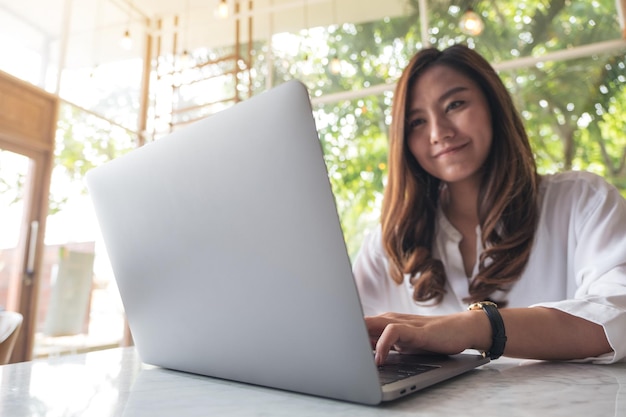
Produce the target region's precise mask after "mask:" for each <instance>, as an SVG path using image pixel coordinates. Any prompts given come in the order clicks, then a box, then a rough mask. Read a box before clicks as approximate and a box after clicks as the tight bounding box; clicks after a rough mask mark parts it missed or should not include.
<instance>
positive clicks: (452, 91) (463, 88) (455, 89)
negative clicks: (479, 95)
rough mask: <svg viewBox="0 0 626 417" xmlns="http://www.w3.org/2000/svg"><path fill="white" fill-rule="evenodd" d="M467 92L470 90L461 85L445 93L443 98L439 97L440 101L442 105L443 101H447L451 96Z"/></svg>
mask: <svg viewBox="0 0 626 417" xmlns="http://www.w3.org/2000/svg"><path fill="white" fill-rule="evenodd" d="M467 90H469V88H468V87H465V86H462V85H459V86H457V87H452V88H451V89H449V90H448V91H446V92H445V93H443V94H442V95H441V97H439V100H438V101H439V102H440V103H441V102H442V101H446V100H447V99H448V98H449V97H450V96H453V95H455V94H456V93H460V92H461V91H467Z"/></svg>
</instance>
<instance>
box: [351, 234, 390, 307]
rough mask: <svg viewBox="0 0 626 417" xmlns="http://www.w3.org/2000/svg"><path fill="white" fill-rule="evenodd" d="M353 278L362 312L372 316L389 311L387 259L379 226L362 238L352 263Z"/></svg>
mask: <svg viewBox="0 0 626 417" xmlns="http://www.w3.org/2000/svg"><path fill="white" fill-rule="evenodd" d="M352 269H353V273H354V280H355V282H356V286H357V289H358V291H359V296H360V298H361V305H362V307H363V313H364V314H365V315H366V316H374V315H378V314H382V313H385V312H387V311H391V306H389V305H388V303H387V302H386V300H387V299H388V296H389V294H388V289H387V288H385V287H386V285H388V281H391V278H389V275H388V272H387V271H388V264H387V259H386V257H385V255H384V252H383V249H382V241H381V229H380V226H379V227H377V228H376V229H375V230H373V231H371V232H370V233H369V234H368V235H367V236H366V237H365V239H364V240H363V245H362V246H361V249H360V250H359V253H358V254H357V256H356V259H355V260H354V264H353V267H352Z"/></svg>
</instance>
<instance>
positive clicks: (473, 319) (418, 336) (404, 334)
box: [366, 307, 612, 365]
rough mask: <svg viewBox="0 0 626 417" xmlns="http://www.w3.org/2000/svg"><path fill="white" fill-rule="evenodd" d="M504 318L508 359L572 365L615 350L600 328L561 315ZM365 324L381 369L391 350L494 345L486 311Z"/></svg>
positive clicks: (517, 313)
mask: <svg viewBox="0 0 626 417" xmlns="http://www.w3.org/2000/svg"><path fill="white" fill-rule="evenodd" d="M500 313H501V315H502V319H503V321H504V326H505V330H506V335H507V343H506V346H505V350H504V355H506V356H511V357H518V358H528V359H546V360H572V359H584V358H588V357H597V356H600V355H603V354H605V353H609V352H611V351H612V348H611V346H610V345H609V342H608V340H607V338H606V336H605V334H604V329H603V328H602V326H600V325H598V324H595V323H592V322H590V321H587V320H585V319H581V318H579V317H576V316H572V315H570V314H567V313H564V312H562V311H560V310H556V309H552V308H544V307H534V308H511V309H502V310H500ZM366 324H367V327H368V330H369V334H370V338H371V340H372V344H373V346H375V349H376V363H377V364H379V365H380V364H383V363H384V362H385V360H386V358H387V355H388V353H389V351H390V350H397V351H399V352H403V353H424V352H431V353H442V354H456V353H460V352H462V351H463V350H465V349H477V350H481V351H488V350H489V349H490V347H491V343H492V330H491V324H490V322H489V319H488V318H487V315H486V314H485V313H484V312H483V311H482V310H474V311H466V312H462V313H457V314H451V315H447V316H433V317H428V316H415V315H407V314H395V313H388V314H384V315H380V316H375V317H366Z"/></svg>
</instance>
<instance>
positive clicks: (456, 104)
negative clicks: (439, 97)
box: [446, 100, 465, 110]
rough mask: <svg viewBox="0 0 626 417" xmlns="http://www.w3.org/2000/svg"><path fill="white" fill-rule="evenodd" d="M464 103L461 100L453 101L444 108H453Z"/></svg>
mask: <svg viewBox="0 0 626 417" xmlns="http://www.w3.org/2000/svg"><path fill="white" fill-rule="evenodd" d="M464 103H465V102H464V101H461V100H456V101H453V102H452V103H450V104H448V107H447V108H446V110H454V109H456V108H457V107H461V106H462V105H463V104H464Z"/></svg>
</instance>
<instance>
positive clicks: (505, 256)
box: [381, 45, 540, 305]
mask: <svg viewBox="0 0 626 417" xmlns="http://www.w3.org/2000/svg"><path fill="white" fill-rule="evenodd" d="M440 65H441V66H447V67H449V68H451V69H453V70H455V71H458V72H459V73H461V74H463V75H464V76H466V77H468V78H470V79H471V80H473V81H474V82H475V83H476V84H477V85H478V86H479V87H480V89H481V91H482V92H483V94H484V95H485V98H486V100H487V103H488V105H489V110H490V112H491V120H492V122H491V123H492V132H493V140H492V145H491V149H490V151H489V155H488V156H487V159H486V161H485V164H484V166H483V171H484V175H483V178H482V181H481V184H480V190H479V196H478V201H477V205H478V207H477V209H478V220H479V225H480V228H481V230H482V245H483V247H484V248H486V249H485V250H484V252H483V253H482V254H481V256H480V259H479V266H478V275H477V276H476V277H475V279H474V280H472V282H471V284H470V288H469V294H470V296H469V299H467V300H465V301H467V302H474V301H482V300H486V299H489V297H490V296H491V295H492V294H493V293H494V292H495V291H498V290H500V291H505V292H507V291H508V290H509V289H510V288H511V286H512V284H513V283H514V282H515V281H516V280H517V279H518V278H519V277H520V275H521V274H522V272H523V270H524V268H525V267H526V264H527V262H528V258H529V256H530V251H531V247H532V242H533V238H534V235H535V230H536V227H537V222H538V217H539V208H538V185H539V181H540V179H539V176H538V174H537V168H536V165H535V160H534V157H533V153H532V150H531V147H530V143H529V141H528V136H527V134H526V131H525V129H524V126H523V124H522V120H521V118H520V116H519V114H518V112H517V110H516V109H515V105H514V104H513V100H512V99H511V96H510V94H509V93H508V91H507V90H506V87H505V86H504V84H503V83H502V80H501V79H500V77H499V76H498V74H497V73H496V71H495V70H494V69H493V67H492V66H491V65H490V64H489V63H488V62H487V61H486V60H485V59H484V58H483V57H482V56H481V55H479V54H478V53H477V52H475V51H473V50H472V49H469V48H468V47H467V46H464V45H454V46H451V47H449V48H447V49H445V50H442V51H440V50H438V49H435V48H427V49H423V50H422V51H420V52H418V53H417V54H416V55H415V56H414V57H413V58H412V59H411V61H410V63H409V64H408V66H407V68H406V69H405V70H404V72H403V73H402V76H401V77H400V79H399V81H398V84H397V86H396V90H395V94H394V98H393V105H392V122H391V126H390V130H389V157H388V158H389V160H388V166H389V176H388V183H387V186H386V188H385V192H384V198H383V206H382V216H381V225H382V241H383V246H384V249H385V251H386V253H387V256H388V258H389V261H390V262H389V274H390V276H391V278H392V279H393V280H394V281H395V282H396V283H398V284H400V283H402V281H403V280H404V275H405V274H408V275H409V277H410V282H411V284H412V285H413V298H414V300H415V301H418V302H427V301H429V302H431V303H433V305H434V304H439V303H441V301H442V299H443V296H444V294H445V282H446V274H445V270H444V267H443V264H442V262H441V261H440V260H437V259H434V258H433V257H432V246H433V241H434V237H435V223H436V215H437V206H438V204H439V193H440V186H441V185H442V184H441V181H440V180H439V179H438V178H436V177H433V176H431V175H430V174H428V173H427V172H426V171H425V170H424V169H423V168H422V167H421V166H420V165H419V163H418V162H417V160H416V159H415V157H414V156H413V154H412V153H411V151H410V150H409V147H408V144H407V133H408V130H407V128H406V114H407V111H408V107H409V105H410V103H411V97H410V92H411V89H412V87H413V85H414V84H415V82H416V81H417V79H418V78H419V77H420V76H421V74H423V72H424V71H425V70H426V69H428V68H432V67H434V66H440ZM505 302H506V301H504V300H502V301H500V302H499V303H500V304H504V303H505Z"/></svg>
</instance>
